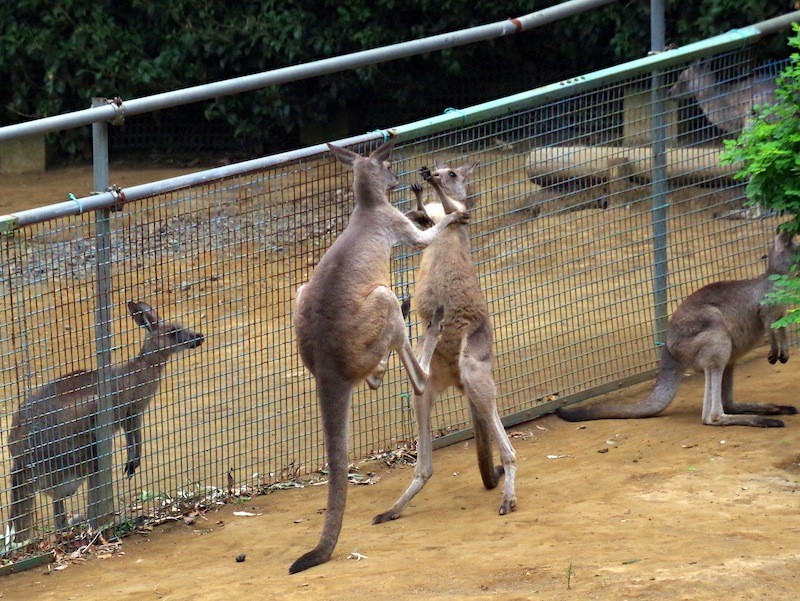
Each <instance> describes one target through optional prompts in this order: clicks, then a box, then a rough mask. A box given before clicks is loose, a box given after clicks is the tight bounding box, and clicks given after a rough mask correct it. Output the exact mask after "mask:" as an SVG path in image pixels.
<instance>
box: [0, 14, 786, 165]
mask: <svg viewBox="0 0 800 601" xmlns="http://www.w3.org/2000/svg"><path fill="white" fill-rule="evenodd" d="M562 1H563V0H543V1H540V2H536V3H531V2H529V1H524V0H471V1H470V2H466V1H465V0H439V1H438V2H435V3H431V2H422V1H420V0H408V1H406V2H399V1H397V0H350V1H349V2H347V3H341V2H338V1H334V0H310V1H304V2H299V1H292V0H282V1H278V0H241V1H240V2H235V3H224V2H218V1H215V0H171V1H170V2H168V3H164V2H150V1H148V0H113V1H112V0H97V1H96V2H91V3H88V2H85V1H83V0H58V1H57V2H52V0H15V1H14V2H2V3H0V23H3V27H2V28H0V79H2V80H3V81H6V82H7V85H6V86H4V87H3V89H2V90H0V107H2V110H0V124H9V123H14V122H17V121H21V120H28V119H32V118H36V117H44V116H49V115H54V114H59V113H63V112H67V111H73V110H78V109H83V108H86V107H88V106H89V105H90V103H91V98H92V97H94V96H101V97H102V96H105V97H114V96H120V97H121V98H123V99H126V98H135V97H141V96H145V95H148V94H154V93H158V92H163V91H168V90H173V89H178V88H181V87H185V86H190V85H195V84H200V83H205V82H211V81H218V80H222V79H226V78H230V77H236V76H240V75H246V74H251V73H257V72H261V71H266V70H269V69H274V68H278V67H285V66H289V65H295V64H299V63H304V62H308V61H313V60H316V59H320V58H326V57H331V56H336V55H340V54H344V53H349V52H354V51H359V50H364V49H368V48H374V47H378V46H383V45H386V44H392V43H397V42H401V41H407V40H413V39H416V38H420V37H425V36H429V35H434V34H439V33H445V32H450V31H455V30H459V29H463V28H467V27H470V26H474V25H481V24H485V23H491V22H497V21H501V20H503V19H506V18H508V17H512V16H519V15H522V14H526V13H528V12H530V11H532V10H537V9H541V8H544V7H546V6H550V5H554V4H558V3H560V2H562ZM669 4H670V6H668V15H667V21H668V24H669V29H668V39H669V41H670V42H675V43H679V44H680V43H685V42H687V41H692V40H695V39H698V38H701V37H705V36H707V35H713V34H717V33H719V32H721V31H726V30H727V29H730V28H731V27H741V26H744V25H748V24H750V23H753V22H756V21H759V20H762V19H766V18H769V17H772V16H775V15H778V14H782V13H785V12H787V11H789V10H791V9H792V1H791V0H781V1H779V2H762V1H760V0H739V1H737V2H733V1H732V0H701V1H698V2H693V3H669ZM672 5H676V6H672ZM677 5H680V6H677ZM690 5H691V6H690ZM648 10H649V9H648V3H646V2H640V1H633V0H630V1H627V2H617V3H614V4H611V5H608V6H606V7H603V8H600V9H596V10H593V11H591V12H588V13H584V14H582V15H578V16H576V17H573V18H569V19H565V20H562V21H559V22H557V23H554V24H553V25H548V26H546V27H543V28H540V29H537V30H535V31H533V32H529V33H525V34H522V35H515V36H508V37H507V38H503V39H499V40H494V41H492V42H489V43H479V44H469V45H466V46H462V47H458V48H453V49H450V50H447V51H443V52H434V53H430V54H427V55H423V56H419V57H414V58H408V59H401V60H397V61H393V62H391V63H387V64H384V65H380V66H376V67H368V68H363V69H359V70H357V71H355V72H346V73H339V74H334V75H330V76H326V77H319V78H315V79H313V80H306V81H299V82H295V83H291V84H287V85H282V86H279V87H274V88H268V89H264V90H260V91H257V92H251V93H248V94H241V95H236V96H230V97H225V98H219V99H216V100H215V101H213V102H211V103H208V104H207V105H205V106H204V107H202V110H201V112H200V113H199V115H200V116H201V117H202V116H203V115H204V116H205V118H206V119H208V120H211V121H215V122H221V123H225V124H228V126H229V127H230V128H231V129H232V130H233V131H234V132H235V134H236V137H237V139H239V140H240V141H242V142H243V143H244V144H247V145H248V146H249V147H251V148H253V149H255V150H258V151H261V150H277V149H280V148H285V147H287V145H294V144H297V143H298V142H299V141H300V140H301V138H300V132H301V131H303V130H309V129H311V130H313V129H319V130H322V131H325V130H326V129H327V130H328V131H329V130H330V128H331V127H332V124H334V123H338V124H340V125H339V126H340V127H341V128H342V129H344V130H346V132H345V133H358V132H363V131H369V130H371V129H375V128H377V127H386V126H389V125H392V124H396V123H400V122H404V121H407V120H412V119H417V118H422V117H425V116H429V115H430V114H433V113H437V112H441V111H442V110H444V108H446V107H448V106H466V105H469V104H473V103H476V102H481V101H484V100H487V99H490V98H497V97H499V96H502V95H504V94H509V93H513V92H518V91H521V90H525V89H530V88H531V87H534V86H535V85H538V84H541V83H544V82H552V81H557V80H561V79H565V78H567V77H571V76H573V75H576V74H578V73H583V72H586V71H589V70H591V69H595V68H599V67H604V66H608V65H609V64H612V63H614V62H618V61H619V60H627V59H630V58H636V57H640V56H642V55H644V54H645V53H646V52H647V50H648V49H649V34H648V24H649V14H648ZM564 40H573V42H570V43H564ZM487 83H488V85H487ZM88 136H89V131H88V128H83V129H81V130H76V131H75V132H72V133H71V134H69V135H63V134H62V135H59V136H57V138H56V140H57V143H58V145H59V150H60V152H61V154H62V155H71V154H74V153H77V152H80V151H81V150H85V149H86V147H87V146H88Z"/></svg>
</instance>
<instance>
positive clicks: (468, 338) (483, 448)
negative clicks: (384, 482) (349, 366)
mask: <svg viewBox="0 0 800 601" xmlns="http://www.w3.org/2000/svg"><path fill="white" fill-rule="evenodd" d="M476 164H477V163H469V164H466V165H463V166H461V167H458V168H453V169H451V168H450V167H448V166H447V165H444V164H441V163H439V162H438V161H437V162H436V163H435V167H436V169H435V170H434V171H433V172H429V171H427V170H426V169H424V168H423V169H424V171H423V176H424V177H425V179H426V180H427V182H428V183H429V184H430V185H431V187H432V188H433V189H434V190H435V192H436V194H437V196H438V198H439V201H438V202H436V201H431V202H428V203H427V204H423V202H422V187H421V186H415V187H414V188H413V190H414V193H415V194H416V197H417V209H416V210H415V211H411V212H409V213H407V215H408V216H409V217H410V218H413V219H417V220H419V221H420V222H421V224H423V225H425V224H428V223H437V222H440V221H441V219H442V218H443V217H445V216H446V215H448V214H451V213H453V212H454V211H458V210H464V208H465V206H464V204H463V203H465V202H466V199H467V197H468V194H467V187H466V182H467V178H468V176H469V174H470V173H471V172H472V170H473V169H474V168H475V166H476ZM413 298H415V299H416V302H415V305H416V310H417V312H418V313H419V315H420V317H421V318H422V319H423V320H425V321H428V322H431V324H432V326H430V327H429V328H428V330H427V331H426V332H425V334H423V336H422V337H421V338H420V341H419V344H418V347H417V358H418V360H419V362H420V365H423V366H430V376H429V379H428V383H427V385H426V386H425V390H424V391H423V392H422V394H416V395H415V396H414V412H415V414H416V418H417V431H418V442H417V464H416V466H415V469H414V478H413V480H412V481H411V484H410V485H409V487H408V489H407V490H406V491H405V492H404V493H403V495H402V496H401V497H400V498H399V499H398V500H397V502H396V503H395V504H394V505H393V506H392V507H391V508H390V509H389V510H388V511H386V512H384V513H381V514H379V515H377V516H375V518H374V519H373V521H372V523H373V524H380V523H383V522H387V521H389V520H394V519H397V518H398V517H400V513H401V512H402V510H403V509H404V508H405V507H406V505H408V503H409V501H411V499H412V498H414V496H415V495H416V494H417V493H418V492H419V491H420V490H422V488H423V486H425V483H426V482H427V481H428V480H429V479H430V477H431V475H432V474H433V460H432V456H431V454H432V445H431V424H430V420H431V409H432V407H433V404H434V403H435V402H436V399H437V398H438V396H439V394H441V393H442V392H443V391H444V390H445V389H446V388H448V387H449V386H456V387H457V388H458V389H459V390H460V391H461V392H462V393H464V394H466V397H467V400H468V401H469V407H470V414H471V416H472V421H473V425H474V433H475V446H476V449H477V452H478V468H479V470H480V473H481V477H482V479H483V484H484V486H485V487H486V488H488V489H492V488H495V487H496V486H497V483H498V479H499V477H500V475H501V474H503V473H504V472H505V484H504V490H503V501H502V503H501V505H500V515H505V514H507V513H510V512H512V511H514V509H515V508H516V505H517V498H516V495H515V492H514V481H515V475H516V455H515V451H514V448H513V447H512V446H511V442H510V441H509V439H508V435H507V434H506V431H505V429H504V428H503V424H502V422H501V421H500V415H499V413H498V412H497V403H496V401H495V397H496V390H495V382H494V378H493V377H492V364H493V361H494V354H493V352H492V337H493V334H492V325H491V322H490V320H489V310H488V307H487V305H486V299H485V297H484V295H483V291H482V290H481V286H480V282H479V281H478V274H477V271H476V269H475V266H474V264H473V263H472V260H471V258H470V239H469V231H468V228H467V226H466V224H464V225H458V226H452V227H450V228H448V229H447V230H445V231H444V232H442V234H441V235H440V236H438V237H437V238H436V240H435V241H434V242H433V243H431V245H430V246H428V248H426V249H425V250H424V251H423V253H422V260H421V262H420V268H419V276H418V279H417V283H416V285H415V290H414V294H413ZM439 315H441V316H439ZM433 324H438V327H437V328H436V329H435V330H434V329H433ZM492 434H493V435H494V438H495V440H496V441H497V444H498V446H499V448H500V457H501V462H502V466H497V467H495V466H494V465H493V460H492V448H491V437H492Z"/></svg>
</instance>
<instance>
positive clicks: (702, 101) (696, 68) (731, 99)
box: [669, 61, 776, 134]
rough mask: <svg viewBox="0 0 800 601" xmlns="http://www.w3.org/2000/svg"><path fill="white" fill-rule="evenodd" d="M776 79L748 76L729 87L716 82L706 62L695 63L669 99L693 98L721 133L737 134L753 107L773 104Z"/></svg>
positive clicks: (746, 121)
mask: <svg viewBox="0 0 800 601" xmlns="http://www.w3.org/2000/svg"><path fill="white" fill-rule="evenodd" d="M775 86H776V83H775V79H774V78H771V77H756V76H754V75H751V76H749V77H747V78H745V79H742V80H740V81H737V82H735V83H730V84H722V83H719V82H718V81H717V78H716V76H715V75H714V72H713V71H712V70H711V66H710V64H709V63H708V61H696V62H694V63H692V64H691V65H689V66H688V67H687V68H686V69H684V70H683V71H681V73H680V74H679V75H678V80H677V81H676V82H675V85H673V86H672V88H670V91H669V94H670V96H671V97H673V98H676V99H679V98H687V97H692V98H694V99H695V101H696V102H697V105H698V106H699V107H700V109H701V110H702V111H703V114H704V115H705V116H706V118H707V119H708V121H709V122H710V123H712V124H713V125H715V126H717V127H718V128H719V129H720V130H721V131H722V132H723V133H728V134H738V133H739V132H741V131H742V130H743V129H744V128H745V127H747V124H748V123H749V121H750V118H751V117H752V115H753V107H754V106H756V105H763V104H774V102H775Z"/></svg>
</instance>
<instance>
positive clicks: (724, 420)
mask: <svg viewBox="0 0 800 601" xmlns="http://www.w3.org/2000/svg"><path fill="white" fill-rule="evenodd" d="M796 252H797V244H795V242H794V241H793V239H792V236H791V235H790V234H788V233H786V232H780V233H779V234H778V235H777V236H775V239H774V240H773V243H772V245H771V247H770V249H769V253H768V255H767V269H766V271H765V273H764V274H763V275H761V276H759V277H757V278H754V279H750V280H731V281H724V282H714V283H712V284H708V285H707V286H703V287H702V288H700V289H699V290H697V291H696V292H694V293H692V294H690V295H689V296H687V297H686V299H684V301H683V302H682V303H681V304H680V305H679V306H678V308H677V309H675V312H674V313H673V314H672V317H671V318H670V320H669V324H668V325H667V333H666V345H665V346H664V348H663V350H662V353H661V361H660V363H659V366H658V377H657V378H656V384H655V387H654V389H653V392H652V393H651V394H650V396H648V397H647V398H645V399H643V400H641V401H639V402H637V403H629V404H618V403H595V404H594V405H589V406H587V407H569V408H561V409H559V410H558V411H557V413H558V415H559V416H560V417H562V418H563V419H566V420H568V421H584V420H590V419H614V418H631V417H652V416H654V415H657V414H658V413H660V412H662V411H663V410H664V409H666V408H667V407H668V406H669V404H670V403H671V402H672V400H673V399H674V398H675V394H676V393H677V391H678V386H679V384H680V381H681V375H682V373H683V369H684V368H692V369H695V370H697V371H701V372H704V373H705V378H706V385H705V393H704V396H703V423H704V424H708V425H710V426H734V425H739V426H758V427H762V428H774V427H781V426H783V425H784V423H783V421H781V420H779V419H775V418H770V417H765V416H767V415H791V414H794V413H797V409H796V408H795V407H793V406H791V405H773V404H769V403H737V402H734V400H733V371H734V368H735V366H736V362H737V361H738V360H739V359H740V358H741V357H742V355H744V354H745V353H747V352H748V351H750V350H751V349H752V348H754V347H755V346H756V345H758V344H760V343H762V342H763V339H764V335H765V334H767V333H768V334H769V338H770V353H769V355H768V357H767V359H768V360H769V362H770V363H775V362H776V361H780V362H781V363H785V362H786V361H788V359H789V351H788V349H787V345H786V332H785V330H784V329H783V328H779V329H774V328H772V327H770V326H771V324H772V323H774V322H775V321H777V320H778V319H779V318H780V317H781V316H782V315H783V313H784V311H785V307H782V306H775V305H772V306H765V305H762V304H761V301H762V300H763V299H764V295H765V294H766V293H767V292H768V291H769V290H771V289H772V286H773V284H772V281H771V280H770V276H771V275H773V274H787V273H789V270H790V268H791V265H792V263H793V261H794V258H795V254H796Z"/></svg>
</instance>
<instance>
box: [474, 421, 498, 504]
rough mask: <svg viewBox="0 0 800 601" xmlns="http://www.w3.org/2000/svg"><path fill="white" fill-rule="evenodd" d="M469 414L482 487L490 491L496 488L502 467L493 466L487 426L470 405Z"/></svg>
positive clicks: (490, 437) (490, 438)
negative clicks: (470, 415)
mask: <svg viewBox="0 0 800 601" xmlns="http://www.w3.org/2000/svg"><path fill="white" fill-rule="evenodd" d="M470 413H471V414H472V426H473V428H472V429H473V432H474V433H475V449H476V451H477V452H478V470H479V471H480V473H481V479H482V480H483V485H484V486H485V487H486V488H488V489H490V490H491V489H492V488H495V487H497V483H498V482H499V480H500V476H502V475H503V471H504V470H503V466H502V465H497V466H496V465H494V458H493V456H492V434H491V430H490V428H489V424H487V423H486V421H485V420H484V419H483V418H481V417H478V415H477V412H476V411H475V410H474V409H473V407H472V405H470Z"/></svg>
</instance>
